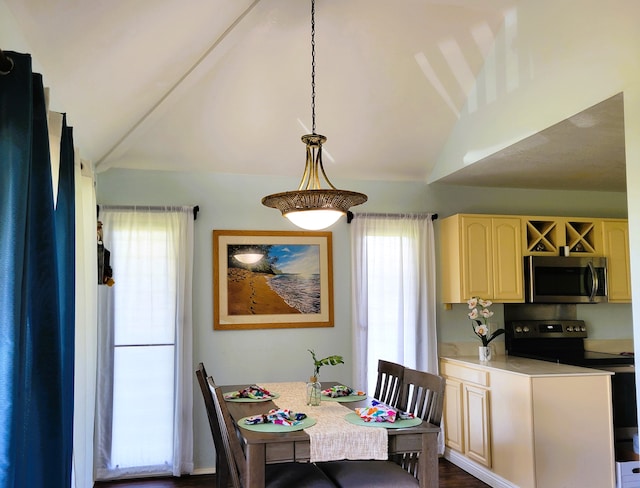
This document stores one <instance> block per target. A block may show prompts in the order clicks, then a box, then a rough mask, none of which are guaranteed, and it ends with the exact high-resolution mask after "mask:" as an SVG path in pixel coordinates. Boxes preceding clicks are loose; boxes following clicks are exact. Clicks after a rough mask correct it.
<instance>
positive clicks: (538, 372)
mask: <svg viewBox="0 0 640 488" xmlns="http://www.w3.org/2000/svg"><path fill="white" fill-rule="evenodd" d="M440 359H445V360H447V361H449V362H451V363H460V364H461V365H464V366H467V367H468V366H476V367H480V368H486V369H489V370H497V371H505V372H508V373H513V374H519V375H523V376H529V377H546V376H601V375H613V374H614V373H613V372H612V371H605V370H601V369H593V368H582V367H579V366H570V365H568V364H558V363H552V362H548V361H538V360H537V359H527V358H520V357H515V356H497V357H495V358H494V359H492V360H491V361H480V360H479V359H478V356H455V357H450V356H443V357H441V358H440Z"/></svg>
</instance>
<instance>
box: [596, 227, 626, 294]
mask: <svg viewBox="0 0 640 488" xmlns="http://www.w3.org/2000/svg"><path fill="white" fill-rule="evenodd" d="M602 241H603V243H604V255H605V256H606V257H607V273H608V285H609V302H612V303H631V274H630V262H629V224H628V222H627V221H626V220H623V219H606V220H603V221H602Z"/></svg>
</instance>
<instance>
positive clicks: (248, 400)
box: [225, 391, 280, 403]
mask: <svg viewBox="0 0 640 488" xmlns="http://www.w3.org/2000/svg"><path fill="white" fill-rule="evenodd" d="M229 393H235V392H233V391H228V392H227V393H225V395H228V394H229ZM279 397H280V395H278V394H277V393H272V394H271V396H270V397H262V398H225V400H226V401H227V402H235V403H256V402H268V401H270V400H274V399H276V398H279Z"/></svg>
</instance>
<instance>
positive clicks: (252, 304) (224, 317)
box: [213, 230, 333, 330]
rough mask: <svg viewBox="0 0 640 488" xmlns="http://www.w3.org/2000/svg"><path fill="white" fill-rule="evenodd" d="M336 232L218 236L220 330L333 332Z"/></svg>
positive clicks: (215, 264)
mask: <svg viewBox="0 0 640 488" xmlns="http://www.w3.org/2000/svg"><path fill="white" fill-rule="evenodd" d="M332 248H333V244H332V240H331V232H306V231H301V232H288V231H244V230H214V231H213V328H214V330H238V329H279V328H294V327H333V256H332Z"/></svg>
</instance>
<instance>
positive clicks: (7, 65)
mask: <svg viewBox="0 0 640 488" xmlns="http://www.w3.org/2000/svg"><path fill="white" fill-rule="evenodd" d="M12 69H13V59H11V58H10V57H9V56H7V55H6V54H5V53H4V51H3V50H2V49H0V75H8V74H9V73H11V70H12Z"/></svg>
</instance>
